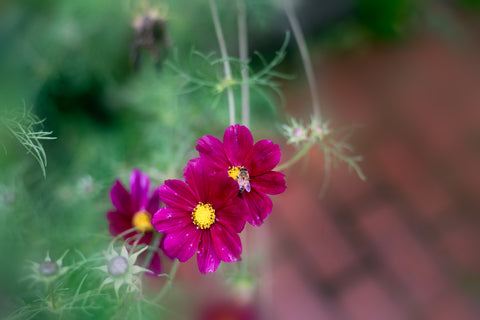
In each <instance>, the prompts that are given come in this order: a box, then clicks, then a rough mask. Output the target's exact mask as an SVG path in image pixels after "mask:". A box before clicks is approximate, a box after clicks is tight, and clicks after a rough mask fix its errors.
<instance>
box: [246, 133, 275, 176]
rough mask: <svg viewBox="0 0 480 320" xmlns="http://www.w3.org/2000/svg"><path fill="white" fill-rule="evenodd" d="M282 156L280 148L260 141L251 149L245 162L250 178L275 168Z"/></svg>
mask: <svg viewBox="0 0 480 320" xmlns="http://www.w3.org/2000/svg"><path fill="white" fill-rule="evenodd" d="M281 156H282V153H281V150H280V147H279V146H278V145H277V144H275V143H273V142H272V141H270V140H260V141H258V142H257V143H255V145H254V146H253V148H252V149H251V151H250V153H249V154H248V156H247V159H246V160H245V167H246V168H247V169H248V170H249V174H250V177H254V176H258V175H261V174H264V173H267V172H269V171H271V170H273V168H275V167H276V166H277V164H278V163H279V162H280V157H281Z"/></svg>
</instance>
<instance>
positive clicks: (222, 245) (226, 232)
mask: <svg viewBox="0 0 480 320" xmlns="http://www.w3.org/2000/svg"><path fill="white" fill-rule="evenodd" d="M210 234H211V236H212V240H213V245H214V247H215V253H216V254H217V256H218V257H219V258H220V260H222V261H225V262H233V261H239V260H241V259H240V254H241V253H242V242H241V241H240V237H239V236H238V234H237V233H236V232H235V231H233V230H231V229H229V228H227V227H225V226H224V225H222V224H221V223H215V224H213V225H212V226H211V227H210Z"/></svg>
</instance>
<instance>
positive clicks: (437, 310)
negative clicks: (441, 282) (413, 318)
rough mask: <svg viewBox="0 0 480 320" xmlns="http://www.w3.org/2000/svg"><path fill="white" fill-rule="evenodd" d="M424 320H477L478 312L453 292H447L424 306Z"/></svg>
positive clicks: (479, 315) (462, 297)
mask: <svg viewBox="0 0 480 320" xmlns="http://www.w3.org/2000/svg"><path fill="white" fill-rule="evenodd" d="M424 310H425V319H426V320H452V319H458V320H477V319H480V312H479V311H478V310H475V309H474V308H473V306H472V305H471V303H469V302H468V300H467V299H466V298H465V297H464V296H462V295H461V294H460V293H458V292H455V291H454V290H451V291H450V290H449V291H447V292H446V293H445V294H444V295H442V296H440V297H438V298H437V299H435V300H434V301H432V302H431V303H430V304H428V305H426V306H424Z"/></svg>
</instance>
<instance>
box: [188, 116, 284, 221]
mask: <svg viewBox="0 0 480 320" xmlns="http://www.w3.org/2000/svg"><path fill="white" fill-rule="evenodd" d="M196 149H197V150H198V152H199V153H200V158H201V159H202V160H204V161H205V162H206V163H207V164H208V166H210V167H211V169H212V170H214V171H223V172H228V175H229V176H230V177H231V178H233V179H234V180H236V181H237V183H238V190H239V195H240V197H241V198H242V199H243V200H244V202H245V204H246V207H247V210H248V218H247V221H248V222H249V223H250V224H251V225H254V226H259V225H261V224H262V223H263V221H264V219H265V218H266V217H267V216H268V215H269V214H270V213H271V212H272V200H271V199H270V197H269V196H268V195H269V194H271V195H275V194H280V193H282V192H284V191H285V189H286V185H285V175H284V174H283V173H280V172H277V171H273V169H274V168H275V166H276V165H277V164H278V162H279V161H280V157H281V155H282V154H281V152H280V147H279V146H278V145H277V144H274V143H273V142H272V141H270V140H260V141H258V142H257V143H255V144H253V137H252V134H251V133H250V130H248V128H247V127H245V126H241V125H238V124H236V125H233V126H230V127H228V128H227V130H225V134H224V135H223V142H222V141H220V140H219V139H217V138H216V137H214V136H210V135H208V136H203V137H202V138H200V139H199V140H198V142H197V148H196Z"/></svg>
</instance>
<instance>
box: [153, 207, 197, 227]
mask: <svg viewBox="0 0 480 320" xmlns="http://www.w3.org/2000/svg"><path fill="white" fill-rule="evenodd" d="M189 224H192V225H193V222H192V214H191V213H189V212H187V211H184V210H181V209H175V208H169V207H165V208H161V209H160V210H158V211H157V212H156V213H155V214H154V215H153V218H152V225H153V227H154V228H155V230H157V231H158V232H163V233H170V232H176V231H178V230H181V229H183V228H184V227H185V226H186V225H189Z"/></svg>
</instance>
